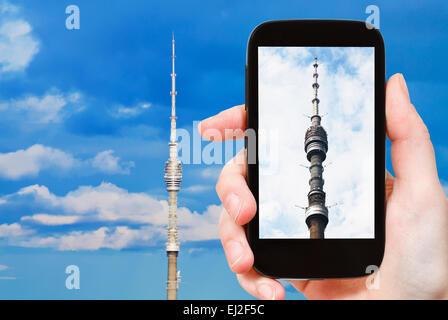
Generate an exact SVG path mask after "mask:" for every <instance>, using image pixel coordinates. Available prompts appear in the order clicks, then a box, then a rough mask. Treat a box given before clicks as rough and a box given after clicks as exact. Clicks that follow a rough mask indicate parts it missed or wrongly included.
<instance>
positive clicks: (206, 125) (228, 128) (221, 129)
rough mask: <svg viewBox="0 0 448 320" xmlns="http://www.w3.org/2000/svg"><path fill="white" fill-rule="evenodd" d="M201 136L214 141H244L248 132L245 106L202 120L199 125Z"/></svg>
mask: <svg viewBox="0 0 448 320" xmlns="http://www.w3.org/2000/svg"><path fill="white" fill-rule="evenodd" d="M198 130H199V133H200V135H201V136H202V137H203V138H204V139H208V140H212V141H224V140H230V139H243V138H244V130H246V109H245V108H244V104H243V105H240V106H236V107H233V108H230V109H227V110H224V111H222V112H220V113H218V114H217V115H215V116H213V117H210V118H207V119H205V120H202V121H201V122H200V123H199V125H198Z"/></svg>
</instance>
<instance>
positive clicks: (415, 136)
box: [198, 74, 448, 299]
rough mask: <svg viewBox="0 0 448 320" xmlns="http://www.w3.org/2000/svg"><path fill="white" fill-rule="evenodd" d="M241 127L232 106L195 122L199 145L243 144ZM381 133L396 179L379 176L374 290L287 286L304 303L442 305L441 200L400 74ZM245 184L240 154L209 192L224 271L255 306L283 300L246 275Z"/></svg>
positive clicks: (445, 290)
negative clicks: (379, 239) (382, 205)
mask: <svg viewBox="0 0 448 320" xmlns="http://www.w3.org/2000/svg"><path fill="white" fill-rule="evenodd" d="M245 128H246V111H245V109H244V106H237V107H233V108H230V109H228V110H225V111H223V112H221V113H219V114H218V115H216V116H214V117H211V118H208V119H206V120H204V121H202V122H201V123H200V125H199V127H198V130H199V132H200V134H201V135H202V136H203V137H204V138H206V139H211V140H225V139H226V138H244V133H243V132H244V130H245ZM226 129H227V131H226ZM229 130H233V131H234V132H235V135H229V132H230V131H229ZM212 132H213V133H212ZM216 132H219V133H220V134H215V133H216ZM386 133H387V136H388V138H389V139H390V141H391V159H392V165H393V169H394V173H395V174H396V177H395V178H394V177H392V175H390V174H389V173H386V174H387V176H386V207H387V209H386V247H385V254H384V259H383V262H382V264H381V267H380V269H379V272H378V274H379V288H378V289H371V290H369V289H368V288H367V285H366V278H365V277H363V278H355V279H328V280H294V281H290V283H291V284H292V285H293V286H294V287H295V288H296V289H297V290H298V291H300V292H302V293H303V294H304V295H305V296H306V297H307V298H310V299H438V298H439V299H440V298H442V299H443V298H448V232H447V230H448V200H447V197H446V195H445V193H444V191H443V188H442V186H441V185H440V182H439V178H438V175H437V168H436V163H435V156H434V149H433V147H432V143H431V141H430V137H429V133H428V130H427V128H426V126H425V124H424V123H423V121H422V119H421V118H420V116H419V115H418V113H417V111H416V110H415V108H414V106H413V105H412V104H411V101H410V98H409V93H408V89H407V86H406V83H405V80H404V78H403V76H402V75H401V74H396V75H394V76H392V77H391V78H390V79H389V81H388V83H387V88H386ZM245 177H246V163H245V154H244V152H243V151H242V152H240V153H239V154H238V155H237V156H236V157H235V158H234V159H233V160H231V161H229V162H228V163H227V164H226V165H225V166H224V168H223V170H222V172H221V175H220V177H219V179H218V182H217V185H216V191H217V193H218V196H219V198H220V199H221V201H222V203H223V205H224V208H225V209H224V210H223V212H222V214H221V218H220V221H219V233H220V237H221V242H222V245H223V248H224V251H225V253H226V257H227V260H228V263H229V266H230V268H231V270H232V271H233V272H235V273H236V274H237V278H238V281H239V283H240V285H241V286H242V287H243V288H244V289H245V290H246V291H247V292H249V293H250V294H252V295H253V296H255V297H258V298H260V299H283V298H284V296H285V290H284V288H283V286H282V284H281V283H280V282H278V281H277V280H275V279H271V278H267V277H264V276H262V275H260V274H258V273H257V272H256V271H255V270H254V269H253V268H252V266H253V262H254V257H253V253H252V251H251V249H250V247H249V244H248V242H247V239H246V235H245V232H244V228H243V225H244V224H246V223H248V222H249V221H250V220H251V219H252V218H253V217H254V215H255V212H256V202H255V199H254V197H253V195H252V193H251V192H250V190H249V188H248V186H247V183H246V179H245Z"/></svg>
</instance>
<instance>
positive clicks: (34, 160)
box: [0, 144, 79, 179]
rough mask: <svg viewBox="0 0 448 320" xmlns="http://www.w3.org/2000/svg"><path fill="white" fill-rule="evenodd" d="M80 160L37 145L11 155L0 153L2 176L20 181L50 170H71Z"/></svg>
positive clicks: (0, 172) (0, 171)
mask: <svg viewBox="0 0 448 320" xmlns="http://www.w3.org/2000/svg"><path fill="white" fill-rule="evenodd" d="M77 164H79V163H78V160H76V159H75V158H73V156H72V155H71V154H68V153H65V152H63V151H61V150H58V149H53V148H51V147H46V146H43V145H40V144H35V145H33V146H31V147H29V148H28V149H25V150H18V151H15V152H9V153H0V176H2V177H4V178H8V179H20V178H22V177H25V176H36V175H38V174H39V172H40V171H42V170H45V169H48V168H54V167H56V168H60V169H65V170H66V169H69V168H72V167H74V166H76V165H77Z"/></svg>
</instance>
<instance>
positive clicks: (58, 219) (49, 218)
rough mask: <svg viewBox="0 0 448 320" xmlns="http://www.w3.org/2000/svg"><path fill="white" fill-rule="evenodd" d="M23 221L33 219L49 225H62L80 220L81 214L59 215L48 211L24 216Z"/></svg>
mask: <svg viewBox="0 0 448 320" xmlns="http://www.w3.org/2000/svg"><path fill="white" fill-rule="evenodd" d="M20 220H21V221H32V222H35V223H39V224H43V225H47V226H60V225H67V224H73V223H75V222H77V221H79V220H80V217H79V216H62V215H60V216H58V215H51V214H46V213H39V214H33V215H32V216H24V217H22V218H21V219H20Z"/></svg>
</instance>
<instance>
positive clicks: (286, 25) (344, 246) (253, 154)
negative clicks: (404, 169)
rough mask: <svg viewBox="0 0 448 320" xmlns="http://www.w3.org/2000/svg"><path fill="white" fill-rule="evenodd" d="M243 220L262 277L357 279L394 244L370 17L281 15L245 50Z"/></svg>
mask: <svg viewBox="0 0 448 320" xmlns="http://www.w3.org/2000/svg"><path fill="white" fill-rule="evenodd" d="M246 109H247V134H246V150H247V153H246V154H247V162H248V165H247V166H248V167H247V182H248V185H249V188H250V189H251V191H252V193H253V194H254V196H255V199H256V201H257V213H256V215H255V218H254V219H253V220H252V221H251V222H250V223H249V224H248V225H246V232H247V237H248V240H249V244H250V246H251V248H252V250H253V253H254V259H255V262H254V268H255V270H256V271H258V272H259V273H261V274H263V275H265V276H269V277H275V278H284V279H321V278H343V277H359V276H364V275H366V274H369V273H371V272H372V271H374V270H376V267H379V266H380V264H381V261H382V258H383V253H384V244H385V185H384V182H385V181H384V177H385V53H384V42H383V39H382V37H381V34H380V32H379V31H378V30H376V29H374V28H373V27H372V26H371V25H368V24H366V23H365V22H361V21H344V20H283V21H269V22H265V23H263V24H261V25H259V26H258V27H256V28H255V29H254V31H253V32H252V34H251V35H250V38H249V42H248V46H247V65H246Z"/></svg>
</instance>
